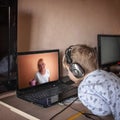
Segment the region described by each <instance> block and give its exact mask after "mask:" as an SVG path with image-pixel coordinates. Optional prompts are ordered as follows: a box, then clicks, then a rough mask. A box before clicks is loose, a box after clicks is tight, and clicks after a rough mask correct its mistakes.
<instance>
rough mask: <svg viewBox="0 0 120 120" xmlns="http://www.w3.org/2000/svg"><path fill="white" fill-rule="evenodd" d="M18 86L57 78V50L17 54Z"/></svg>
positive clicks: (27, 85)
mask: <svg viewBox="0 0 120 120" xmlns="http://www.w3.org/2000/svg"><path fill="white" fill-rule="evenodd" d="M17 60H18V61H17V62H18V88H19V89H22V88H27V87H31V86H35V85H40V84H44V83H47V82H52V81H56V80H58V79H59V63H58V52H50V53H39V54H38V53H37V54H28V55H18V58H17Z"/></svg>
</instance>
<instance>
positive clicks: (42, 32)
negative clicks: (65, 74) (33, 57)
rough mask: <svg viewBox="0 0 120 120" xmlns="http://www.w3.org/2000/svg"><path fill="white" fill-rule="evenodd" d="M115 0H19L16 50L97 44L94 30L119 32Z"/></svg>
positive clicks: (108, 32)
mask: <svg viewBox="0 0 120 120" xmlns="http://www.w3.org/2000/svg"><path fill="white" fill-rule="evenodd" d="M119 6H120V1H119V0H19V1H18V51H29V50H43V49H54V48H59V49H60V50H61V51H62V52H63V51H64V50H65V48H66V47H68V46H69V45H72V44H77V43H80V44H83V43H84V44H88V45H91V46H96V45H97V34H103V33H104V34H120V22H119V21H120V14H119V11H120V7H119Z"/></svg>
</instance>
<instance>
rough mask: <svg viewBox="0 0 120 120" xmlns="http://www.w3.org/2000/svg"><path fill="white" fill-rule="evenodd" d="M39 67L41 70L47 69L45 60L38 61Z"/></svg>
mask: <svg viewBox="0 0 120 120" xmlns="http://www.w3.org/2000/svg"><path fill="white" fill-rule="evenodd" d="M38 69H39V71H42V70H43V69H45V63H44V62H43V61H40V62H39V63H38Z"/></svg>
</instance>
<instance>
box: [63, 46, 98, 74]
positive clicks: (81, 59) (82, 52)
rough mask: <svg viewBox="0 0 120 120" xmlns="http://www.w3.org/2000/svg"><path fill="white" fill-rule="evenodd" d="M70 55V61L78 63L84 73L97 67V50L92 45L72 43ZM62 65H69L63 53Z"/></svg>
mask: <svg viewBox="0 0 120 120" xmlns="http://www.w3.org/2000/svg"><path fill="white" fill-rule="evenodd" d="M70 57H71V59H72V63H78V64H80V65H81V66H82V68H83V69H84V71H85V74H86V73H89V72H91V71H93V70H95V69H97V52H96V50H95V49H94V48H92V47H89V46H87V45H80V44H77V45H73V46H72V48H71V56H70ZM63 65H64V66H66V65H69V64H68V63H67V58H66V57H65V55H64V56H63Z"/></svg>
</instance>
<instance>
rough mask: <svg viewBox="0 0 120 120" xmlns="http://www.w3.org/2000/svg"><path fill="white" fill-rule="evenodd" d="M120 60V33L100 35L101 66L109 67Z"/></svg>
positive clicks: (99, 57) (99, 56)
mask: <svg viewBox="0 0 120 120" xmlns="http://www.w3.org/2000/svg"><path fill="white" fill-rule="evenodd" d="M119 61H120V35H103V34H99V35H98V64H99V67H109V66H111V65H115V64H117V63H118V62H119Z"/></svg>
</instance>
